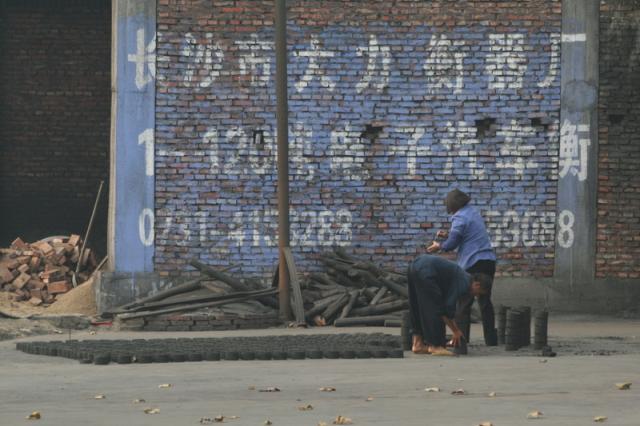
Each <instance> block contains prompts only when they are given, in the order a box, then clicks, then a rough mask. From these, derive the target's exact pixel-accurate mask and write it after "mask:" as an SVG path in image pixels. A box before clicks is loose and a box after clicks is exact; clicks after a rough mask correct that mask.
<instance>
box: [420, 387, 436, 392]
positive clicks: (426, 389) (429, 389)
mask: <svg viewBox="0 0 640 426" xmlns="http://www.w3.org/2000/svg"><path fill="white" fill-rule="evenodd" d="M424 390H425V392H440V388H438V387H435V388H425V389H424Z"/></svg>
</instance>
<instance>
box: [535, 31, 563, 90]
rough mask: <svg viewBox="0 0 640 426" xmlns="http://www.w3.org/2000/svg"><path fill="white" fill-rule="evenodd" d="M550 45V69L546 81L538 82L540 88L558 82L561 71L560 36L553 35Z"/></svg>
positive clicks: (550, 37)
mask: <svg viewBox="0 0 640 426" xmlns="http://www.w3.org/2000/svg"><path fill="white" fill-rule="evenodd" d="M549 45H550V47H551V51H550V52H549V55H551V59H550V61H549V69H548V70H547V75H546V76H545V78H544V80H542V81H539V82H538V87H549V86H551V85H552V84H553V82H554V81H556V78H557V77H558V71H560V34H551V35H550V36H549Z"/></svg>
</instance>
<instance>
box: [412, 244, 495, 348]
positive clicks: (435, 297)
mask: <svg viewBox="0 0 640 426" xmlns="http://www.w3.org/2000/svg"><path fill="white" fill-rule="evenodd" d="M408 281H409V312H410V317H411V329H412V330H411V333H412V335H413V342H412V343H413V344H412V347H411V350H412V351H413V352H414V353H418V354H431V355H453V353H452V352H450V351H449V350H447V349H446V337H445V324H446V325H447V326H449V328H450V329H451V331H452V332H453V339H452V344H453V346H454V347H457V346H459V345H460V342H461V339H462V338H463V334H462V331H461V330H460V329H459V328H458V326H457V325H456V321H455V319H454V317H455V313H456V306H457V304H458V303H459V301H460V300H461V299H466V298H468V297H471V298H473V297H474V296H481V295H483V294H486V293H487V292H488V291H489V289H490V288H491V279H490V277H489V276H487V275H484V274H473V275H472V274H468V273H467V272H465V271H464V270H463V269H462V268H460V267H459V266H458V265H456V264H455V263H453V262H450V261H448V260H447V259H444V258H441V257H438V256H431V255H429V254H424V255H422V256H419V257H418V258H416V260H414V261H413V262H412V263H411V264H410V265H409V273H408Z"/></svg>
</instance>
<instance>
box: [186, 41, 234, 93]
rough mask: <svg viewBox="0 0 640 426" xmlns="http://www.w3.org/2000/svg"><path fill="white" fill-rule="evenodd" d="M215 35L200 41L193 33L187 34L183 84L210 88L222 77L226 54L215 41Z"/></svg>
mask: <svg viewBox="0 0 640 426" xmlns="http://www.w3.org/2000/svg"><path fill="white" fill-rule="evenodd" d="M213 36H214V34H213V33H206V34H205V35H204V39H198V38H196V36H195V35H193V34H192V33H187V34H185V38H184V43H185V44H184V47H183V48H182V52H181V56H182V57H183V58H184V60H185V61H186V62H187V69H186V70H185V71H184V77H183V82H184V83H185V85H187V86H190V87H201V88H205V87H209V86H211V84H212V83H213V82H214V81H215V80H216V79H217V78H218V76H220V71H221V70H222V61H223V59H224V53H223V52H222V48H221V47H220V45H219V44H218V43H216V42H214V41H213Z"/></svg>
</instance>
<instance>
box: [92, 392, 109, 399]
mask: <svg viewBox="0 0 640 426" xmlns="http://www.w3.org/2000/svg"><path fill="white" fill-rule="evenodd" d="M93 399H107V397H106V396H104V395H102V394H101V393H100V394H98V395H96V396H94V397H93Z"/></svg>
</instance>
